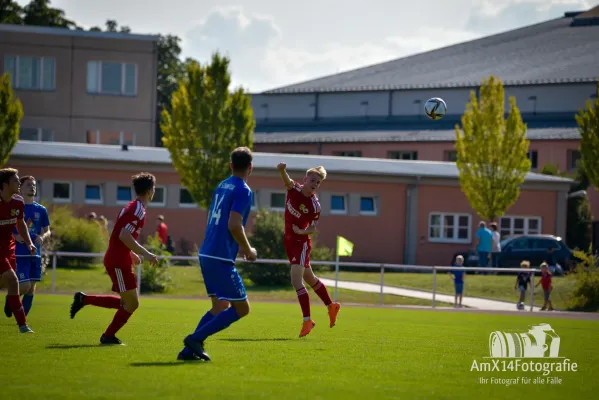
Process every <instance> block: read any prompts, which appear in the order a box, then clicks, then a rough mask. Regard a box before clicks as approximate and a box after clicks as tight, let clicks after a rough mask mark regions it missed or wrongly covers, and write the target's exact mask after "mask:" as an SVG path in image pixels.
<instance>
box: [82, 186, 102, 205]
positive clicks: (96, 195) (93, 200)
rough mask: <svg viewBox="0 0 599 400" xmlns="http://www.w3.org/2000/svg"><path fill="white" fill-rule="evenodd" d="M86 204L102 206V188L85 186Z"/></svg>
mask: <svg viewBox="0 0 599 400" xmlns="http://www.w3.org/2000/svg"><path fill="white" fill-rule="evenodd" d="M85 202H86V203H88V204H102V186H100V185H85Z"/></svg>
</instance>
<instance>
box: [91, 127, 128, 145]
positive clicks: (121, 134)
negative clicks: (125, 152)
mask: <svg viewBox="0 0 599 400" xmlns="http://www.w3.org/2000/svg"><path fill="white" fill-rule="evenodd" d="M88 132H94V131H93V130H92V131H88ZM95 133H96V141H95V143H90V144H100V134H101V133H102V131H101V130H99V129H96V130H95ZM131 133H132V134H133V143H132V144H130V145H129V146H135V142H136V139H137V135H136V134H135V132H131ZM85 135H86V136H87V132H86V134H85ZM119 135H120V137H119V146H122V145H123V144H125V131H120V132H119ZM86 139H87V137H86ZM86 141H87V140H86Z"/></svg>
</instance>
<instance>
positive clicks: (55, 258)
mask: <svg viewBox="0 0 599 400" xmlns="http://www.w3.org/2000/svg"><path fill="white" fill-rule="evenodd" d="M57 262H58V257H57V256H56V254H53V255H52V293H54V292H56V263H57Z"/></svg>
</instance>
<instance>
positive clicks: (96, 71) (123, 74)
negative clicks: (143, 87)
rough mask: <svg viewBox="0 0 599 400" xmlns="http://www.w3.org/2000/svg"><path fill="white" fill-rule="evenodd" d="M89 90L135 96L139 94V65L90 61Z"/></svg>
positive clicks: (88, 65)
mask: <svg viewBox="0 0 599 400" xmlns="http://www.w3.org/2000/svg"><path fill="white" fill-rule="evenodd" d="M87 92H88V93H91V94H110V95H116V96H135V95H136V94H137V65H136V64H127V63H119V62H103V61H89V62H88V63H87Z"/></svg>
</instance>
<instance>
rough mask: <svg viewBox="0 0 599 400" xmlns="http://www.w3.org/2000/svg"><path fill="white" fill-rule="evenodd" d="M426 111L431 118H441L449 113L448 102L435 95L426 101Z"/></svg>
mask: <svg viewBox="0 0 599 400" xmlns="http://www.w3.org/2000/svg"><path fill="white" fill-rule="evenodd" d="M424 113H425V114H426V116H427V117H429V118H430V119H433V120H436V119H441V118H443V117H444V116H445V114H446V113H447V104H445V102H444V101H443V99H442V98H440V97H433V98H431V99H428V100H427V101H426V103H424Z"/></svg>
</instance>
